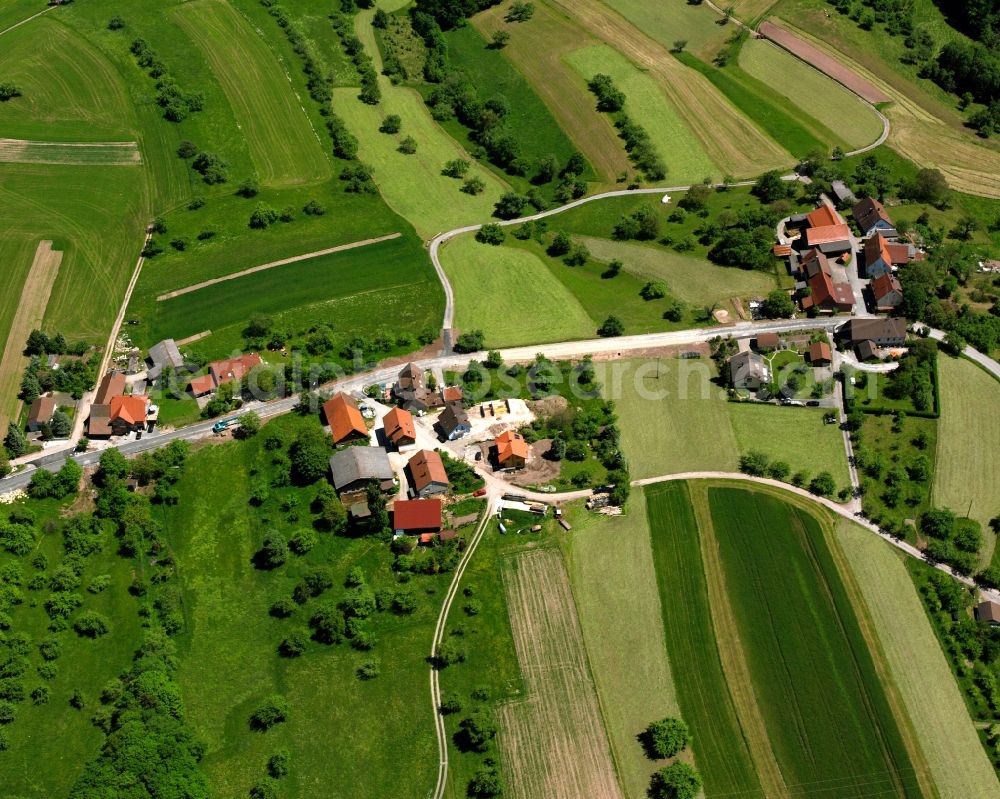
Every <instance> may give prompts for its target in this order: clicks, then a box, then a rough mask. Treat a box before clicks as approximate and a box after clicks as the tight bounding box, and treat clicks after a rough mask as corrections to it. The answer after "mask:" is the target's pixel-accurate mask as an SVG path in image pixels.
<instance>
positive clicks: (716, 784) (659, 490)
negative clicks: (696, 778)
mask: <svg viewBox="0 0 1000 799" xmlns="http://www.w3.org/2000/svg"><path fill="white" fill-rule="evenodd" d="M645 494H646V503H647V505H646V507H647V514H648V518H649V530H650V540H651V542H652V548H653V563H654V566H655V569H656V579H657V585H658V587H659V592H660V606H661V612H662V619H663V621H662V624H663V630H664V634H665V637H666V642H667V652H668V653H669V655H670V662H671V664H672V666H673V679H674V684H675V686H676V690H677V699H678V704H679V705H680V709H681V716H682V717H683V718H684V720H685V721H686V722H687V723H688V726H689V727H690V728H691V733H692V743H691V749H692V751H693V752H694V759H695V765H696V767H697V768H698V770H699V771H700V772H701V774H702V776H703V777H704V780H705V795H706V796H727V795H733V796H758V795H761V794H762V788H761V783H760V780H759V779H758V777H757V772H756V770H755V768H754V763H753V759H752V757H751V754H750V750H749V748H748V741H747V737H746V735H745V734H744V732H743V729H742V728H741V725H740V721H739V718H738V716H737V713H736V708H735V707H734V705H733V700H732V695H731V693H730V689H729V686H728V685H727V683H726V675H725V672H724V670H723V665H722V661H721V658H720V654H719V649H718V645H717V643H716V637H715V632H714V630H713V621H712V613H713V611H712V605H711V603H710V601H709V594H708V587H707V584H706V580H705V570H704V566H703V562H702V556H701V543H700V539H699V534H698V526H697V524H696V522H695V517H694V511H693V509H692V506H691V499H690V496H689V494H688V486H687V484H686V483H682V482H677V483H662V484H660V485H656V486H651V487H649V488H647V489H645Z"/></svg>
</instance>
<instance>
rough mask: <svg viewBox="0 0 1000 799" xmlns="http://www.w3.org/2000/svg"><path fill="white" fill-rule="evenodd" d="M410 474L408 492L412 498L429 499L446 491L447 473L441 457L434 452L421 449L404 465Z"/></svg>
mask: <svg viewBox="0 0 1000 799" xmlns="http://www.w3.org/2000/svg"><path fill="white" fill-rule="evenodd" d="M406 468H407V469H408V470H409V473H410V492H411V494H412V495H414V496H418V497H429V496H431V495H432V494H443V493H444V492H445V491H447V490H448V485H449V483H448V473H447V472H446V471H445V469H444V461H442V460H441V455H440V454H439V453H437V452H435V451H434V450H429V449H422V450H420V452H418V453H417V454H416V455H414V456H413V457H412V458H410V460H409V462H407V464H406Z"/></svg>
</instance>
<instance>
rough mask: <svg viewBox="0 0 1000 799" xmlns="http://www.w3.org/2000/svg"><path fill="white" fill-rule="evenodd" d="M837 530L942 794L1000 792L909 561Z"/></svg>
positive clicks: (849, 529) (866, 537) (850, 531)
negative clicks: (932, 625)
mask: <svg viewBox="0 0 1000 799" xmlns="http://www.w3.org/2000/svg"><path fill="white" fill-rule="evenodd" d="M834 529H835V537H836V540H837V544H838V545H839V547H840V548H841V550H842V551H843V553H844V555H845V557H846V558H847V562H848V563H849V564H850V569H851V572H852V575H853V577H854V580H855V582H856V583H857V585H858V587H859V588H860V590H861V593H862V595H863V596H864V599H865V603H866V605H867V607H868V611H869V613H870V614H871V616H872V619H873V621H874V623H875V626H876V628H877V630H878V637H879V641H880V643H881V645H882V651H883V652H884V653H885V657H886V660H887V661H888V663H889V667H890V668H891V670H892V676H893V678H894V680H895V683H896V687H897V688H898V689H899V693H900V695H901V697H902V700H903V704H904V705H905V707H906V711H907V713H909V716H910V719H911V721H912V722H913V726H914V728H915V731H916V733H917V736H918V737H919V739H920V746H921V749H922V750H923V753H924V756H925V757H926V759H927V763H928V766H929V767H930V772H931V776H932V777H933V779H934V782H935V783H936V785H937V788H938V791H940V793H941V796H956V797H961V796H991V795H994V794H995V793H996V792H997V790H998V784H997V777H996V773H995V772H994V770H993V767H992V765H991V764H990V761H989V758H988V757H986V755H985V753H984V751H983V748H982V746H980V744H979V739H978V736H977V735H976V730H975V727H974V726H973V724H972V720H971V719H970V718H969V712H968V710H967V709H966V706H965V702H964V701H963V699H962V695H961V692H960V691H959V689H958V686H957V685H956V683H955V679H954V677H953V676H952V673H951V669H950V668H949V666H948V661H947V660H946V658H945V656H944V653H943V652H942V651H941V647H940V645H939V643H938V639H937V636H936V635H935V634H934V629H933V628H932V627H931V625H930V623H929V621H928V619H927V614H926V613H925V612H924V607H923V604H922V603H921V601H920V597H919V596H918V594H917V591H916V589H915V587H914V584H913V581H912V580H911V579H910V576H909V574H908V573H907V570H906V566H905V565H904V564H903V558H904V557H905V556H902V555H900V553H899V552H897V551H896V550H894V549H892V548H891V547H890V546H888V545H887V544H886V543H885V542H884V541H880V540H879V539H878V538H876V537H875V536H873V535H872V534H871V533H870V532H868V531H867V530H864V529H863V528H861V527H858V526H857V525H856V524H852V523H851V522H849V521H847V520H846V519H840V520H838V522H837V525H836V527H835V528H834Z"/></svg>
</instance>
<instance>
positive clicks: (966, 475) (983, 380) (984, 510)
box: [934, 355, 1000, 565]
mask: <svg viewBox="0 0 1000 799" xmlns="http://www.w3.org/2000/svg"><path fill="white" fill-rule="evenodd" d="M938 379H939V380H940V383H941V417H940V419H939V420H938V436H937V450H936V463H937V467H936V469H935V470H934V505H935V506H938V507H948V508H951V509H952V510H954V511H955V512H956V513H958V514H959V515H965V514H966V513H968V514H969V516H971V517H972V518H973V519H975V520H976V521H978V522H979V523H980V524H981V525H982V526H983V533H984V535H985V537H986V539H987V540H988V541H989V542H990V544H991V545H992V546H991V548H989V551H988V552H986V553H984V555H986V561H987V563H988V562H989V555H990V554H992V555H993V559H994V561H995V562H997V561H998V558H997V554H996V553H997V547H996V546H995V544H996V536H994V535H993V533H992V532H991V531H990V529H989V522H990V519H992V518H993V517H995V516H997V515H998V512H1000V498H998V496H997V487H998V486H1000V413H998V412H997V408H998V407H1000V383H998V382H997V381H996V380H995V379H994V378H993V377H992V376H991V375H989V374H987V373H986V372H985V371H983V370H982V369H980V368H979V367H978V366H976V365H975V364H974V363H972V362H971V361H967V360H965V359H964V358H950V357H946V356H943V355H942V356H941V357H940V358H938ZM984 565H986V564H984Z"/></svg>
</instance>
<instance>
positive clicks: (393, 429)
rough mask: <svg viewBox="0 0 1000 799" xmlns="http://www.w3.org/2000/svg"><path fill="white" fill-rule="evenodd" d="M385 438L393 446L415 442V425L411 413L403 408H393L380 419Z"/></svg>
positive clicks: (406, 445)
mask: <svg viewBox="0 0 1000 799" xmlns="http://www.w3.org/2000/svg"><path fill="white" fill-rule="evenodd" d="M382 424H383V425H384V427H385V437H386V440H387V441H388V442H389V443H391V444H392V445H393V446H395V447H396V448H397V449H398V448H399V447H408V446H412V445H413V444H416V443H417V426H416V424H414V422H413V415H412V414H411V413H410V412H409V411H407V410H405V409H403V408H393V409H392V410H390V411H389V412H388V413H387V414H386V415H385V416H384V417H383V419H382Z"/></svg>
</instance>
